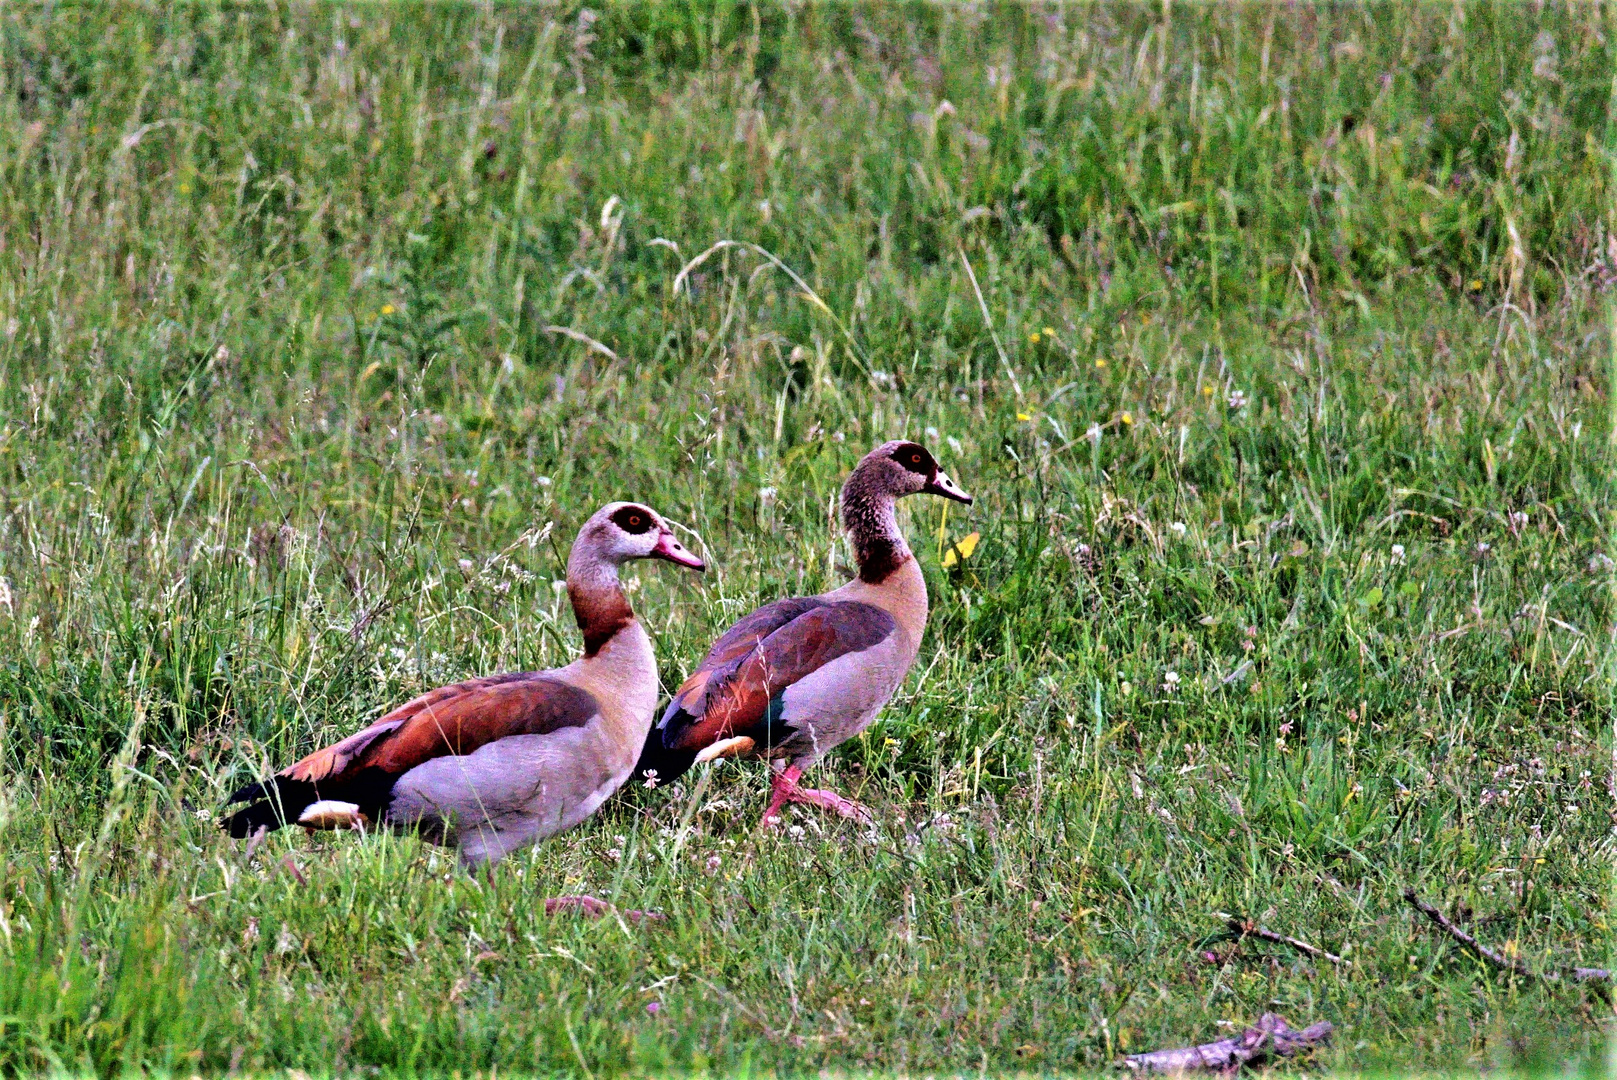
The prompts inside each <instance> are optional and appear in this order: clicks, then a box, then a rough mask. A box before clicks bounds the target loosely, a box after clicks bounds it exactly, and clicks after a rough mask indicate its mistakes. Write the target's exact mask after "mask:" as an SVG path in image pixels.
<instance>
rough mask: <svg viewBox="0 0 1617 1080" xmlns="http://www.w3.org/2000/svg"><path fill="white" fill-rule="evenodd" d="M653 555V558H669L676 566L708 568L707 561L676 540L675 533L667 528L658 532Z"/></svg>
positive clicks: (693, 568) (694, 568) (652, 551)
mask: <svg viewBox="0 0 1617 1080" xmlns="http://www.w3.org/2000/svg"><path fill="white" fill-rule="evenodd" d="M651 557H652V558H653V559H667V560H668V561H669V562H671V563H673V564H674V565H676V566H688V567H690V568H691V569H692V570H706V569H707V564H706V563H704V562H703V561H702V560H701V559H698V558H697V557H696V556H695V555H693V554H691V552H689V551H687V550H686V549H685V545H684V544H681V543H680V542H679V541H678V540H676V539H675V538H674V534H673V533H671V532H669V531H667V530H666V529H665V530H663V531H662V532H661V533H659V534H657V546H656V547H654V548H652V549H651Z"/></svg>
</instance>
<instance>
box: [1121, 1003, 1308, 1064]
mask: <svg viewBox="0 0 1617 1080" xmlns="http://www.w3.org/2000/svg"><path fill="white" fill-rule="evenodd" d="M1334 1030H1336V1029H1335V1027H1334V1026H1333V1025H1332V1024H1331V1023H1330V1021H1328V1020H1322V1021H1320V1022H1319V1023H1317V1024H1315V1025H1313V1026H1312V1027H1306V1028H1304V1029H1303V1030H1301V1031H1294V1030H1292V1028H1291V1027H1290V1026H1288V1025H1287V1023H1286V1021H1285V1020H1284V1019H1282V1018H1281V1017H1279V1016H1277V1015H1275V1014H1274V1013H1264V1014H1263V1015H1262V1016H1260V1017H1258V1022H1257V1024H1255V1025H1254V1026H1252V1027H1249V1028H1247V1029H1246V1030H1245V1031H1243V1032H1241V1034H1239V1035H1232V1036H1230V1037H1229V1038H1228V1039H1220V1040H1219V1041H1218V1042H1210V1043H1203V1044H1202V1045H1200V1046H1182V1047H1179V1048H1177V1049H1174V1050H1153V1051H1151V1052H1150V1053H1148V1054H1131V1055H1129V1056H1128V1057H1126V1058H1124V1059H1123V1064H1125V1065H1127V1066H1128V1067H1129V1068H1131V1069H1133V1070H1134V1071H1135V1072H1146V1073H1178V1072H1191V1071H1194V1070H1196V1069H1206V1070H1209V1071H1225V1070H1230V1069H1236V1068H1239V1067H1240V1066H1242V1065H1258V1064H1262V1063H1263V1062H1266V1061H1269V1060H1271V1059H1273V1058H1283V1057H1291V1056H1292V1055H1293V1054H1295V1053H1297V1051H1299V1050H1308V1049H1312V1048H1313V1047H1315V1046H1318V1045H1320V1044H1321V1043H1324V1042H1325V1041H1326V1040H1328V1039H1329V1038H1330V1037H1331V1032H1332V1031H1334Z"/></svg>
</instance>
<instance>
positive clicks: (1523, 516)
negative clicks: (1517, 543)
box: [1510, 510, 1527, 529]
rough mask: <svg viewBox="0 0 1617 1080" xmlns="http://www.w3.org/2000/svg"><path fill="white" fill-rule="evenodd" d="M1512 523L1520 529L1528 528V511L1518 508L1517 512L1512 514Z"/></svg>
mask: <svg viewBox="0 0 1617 1080" xmlns="http://www.w3.org/2000/svg"><path fill="white" fill-rule="evenodd" d="M1510 523H1511V524H1512V525H1514V526H1516V528H1518V529H1525V528H1527V511H1525V510H1517V511H1516V512H1515V513H1513V514H1511V515H1510Z"/></svg>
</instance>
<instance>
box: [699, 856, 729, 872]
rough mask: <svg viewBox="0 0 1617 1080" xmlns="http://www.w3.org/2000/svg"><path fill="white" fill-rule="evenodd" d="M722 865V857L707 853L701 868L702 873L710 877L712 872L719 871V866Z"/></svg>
mask: <svg viewBox="0 0 1617 1080" xmlns="http://www.w3.org/2000/svg"><path fill="white" fill-rule="evenodd" d="M722 865H724V860H723V859H721V858H719V857H718V856H717V855H709V856H708V857H707V865H706V866H705V867H704V868H703V873H705V874H707V876H708V877H712V876H713V875H714V874H717V873H718V872H719V867H720V866H722Z"/></svg>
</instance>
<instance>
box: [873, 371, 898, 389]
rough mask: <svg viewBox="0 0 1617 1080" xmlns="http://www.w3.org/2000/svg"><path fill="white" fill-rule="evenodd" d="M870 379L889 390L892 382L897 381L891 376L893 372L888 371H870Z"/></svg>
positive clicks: (892, 384)
mask: <svg viewBox="0 0 1617 1080" xmlns="http://www.w3.org/2000/svg"><path fill="white" fill-rule="evenodd" d="M870 381H871V382H873V383H875V384H876V385H877V386H879V387H881V388H882V389H883V390H891V389H892V388H893V386H894V384H895V383H896V382H897V380H896V379H894V378H893V374H892V372H890V371H872V372H871V373H870Z"/></svg>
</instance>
